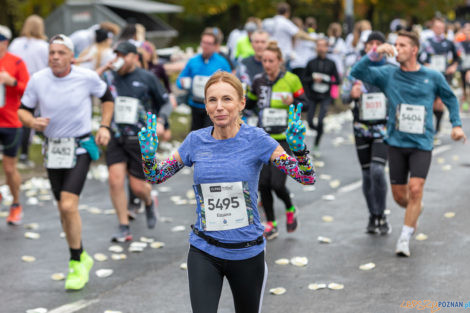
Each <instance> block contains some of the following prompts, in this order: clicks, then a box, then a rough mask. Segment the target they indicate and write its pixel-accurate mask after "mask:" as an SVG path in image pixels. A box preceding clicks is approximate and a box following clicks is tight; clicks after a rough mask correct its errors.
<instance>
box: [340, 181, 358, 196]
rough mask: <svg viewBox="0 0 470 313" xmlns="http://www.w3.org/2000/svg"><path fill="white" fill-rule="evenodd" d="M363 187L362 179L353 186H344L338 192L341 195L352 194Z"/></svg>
mask: <svg viewBox="0 0 470 313" xmlns="http://www.w3.org/2000/svg"><path fill="white" fill-rule="evenodd" d="M361 186H362V179H360V180H358V181H356V182H354V183H352V184H349V185H346V186H343V187H341V188H339V189H338V192H339V193H346V192H351V191H353V190H356V189H358V188H360V187H361Z"/></svg>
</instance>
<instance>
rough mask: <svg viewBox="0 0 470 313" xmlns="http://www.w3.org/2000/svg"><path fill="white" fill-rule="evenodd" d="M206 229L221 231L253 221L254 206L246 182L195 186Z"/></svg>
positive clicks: (202, 220) (203, 225)
mask: <svg viewBox="0 0 470 313" xmlns="http://www.w3.org/2000/svg"><path fill="white" fill-rule="evenodd" d="M194 191H195V193H196V199H197V201H198V206H200V212H201V222H202V228H203V229H204V231H221V230H229V229H236V228H241V227H245V226H248V225H250V224H252V223H253V208H252V205H251V200H250V193H249V190H248V184H247V183H246V182H233V183H213V184H199V185H195V186H194Z"/></svg>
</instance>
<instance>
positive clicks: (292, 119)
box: [286, 103, 306, 152]
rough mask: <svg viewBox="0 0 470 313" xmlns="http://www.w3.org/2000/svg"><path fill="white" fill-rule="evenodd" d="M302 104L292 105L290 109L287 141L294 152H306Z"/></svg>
mask: <svg viewBox="0 0 470 313" xmlns="http://www.w3.org/2000/svg"><path fill="white" fill-rule="evenodd" d="M302 106H303V105H302V103H299V104H298V105H297V109H296V108H295V105H293V104H291V105H290V107H289V120H288V126H287V129H286V140H287V143H288V144H289V148H290V149H291V150H292V151H295V152H300V151H304V150H305V144H304V138H305V131H306V129H305V125H304V124H303V123H302V121H301V120H300V113H301V112H302Z"/></svg>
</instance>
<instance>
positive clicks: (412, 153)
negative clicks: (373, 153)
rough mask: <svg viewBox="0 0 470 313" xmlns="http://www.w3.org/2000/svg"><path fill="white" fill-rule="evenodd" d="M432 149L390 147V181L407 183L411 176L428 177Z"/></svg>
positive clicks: (397, 183) (398, 183)
mask: <svg viewBox="0 0 470 313" xmlns="http://www.w3.org/2000/svg"><path fill="white" fill-rule="evenodd" d="M431 158H432V151H425V150H420V149H415V148H398V147H392V146H389V147H388V164H389V169H390V171H389V174H390V183H391V184H392V185H395V184H396V185H405V184H407V183H408V176H409V177H418V178H423V179H426V177H427V175H428V172H429V167H430V165H431Z"/></svg>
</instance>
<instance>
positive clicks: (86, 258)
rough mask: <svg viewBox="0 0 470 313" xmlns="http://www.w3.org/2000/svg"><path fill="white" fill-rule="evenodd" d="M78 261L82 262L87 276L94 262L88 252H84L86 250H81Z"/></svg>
mask: <svg viewBox="0 0 470 313" xmlns="http://www.w3.org/2000/svg"><path fill="white" fill-rule="evenodd" d="M80 263H82V264H83V265H84V266H85V269H86V271H87V277H88V273H90V270H91V268H92V267H93V263H94V262H93V258H92V257H91V256H90V255H89V254H88V253H86V251H83V252H82V254H81V255H80ZM87 281H88V279H87Z"/></svg>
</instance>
